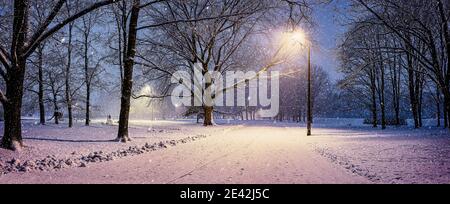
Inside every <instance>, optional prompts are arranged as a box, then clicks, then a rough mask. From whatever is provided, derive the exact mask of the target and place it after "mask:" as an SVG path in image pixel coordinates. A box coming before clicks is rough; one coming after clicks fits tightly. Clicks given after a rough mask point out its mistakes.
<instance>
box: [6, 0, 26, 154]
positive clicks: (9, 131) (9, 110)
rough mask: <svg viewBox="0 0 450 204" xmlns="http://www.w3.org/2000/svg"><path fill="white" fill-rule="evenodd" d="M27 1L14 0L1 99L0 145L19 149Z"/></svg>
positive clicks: (20, 144) (20, 145)
mask: <svg viewBox="0 0 450 204" xmlns="http://www.w3.org/2000/svg"><path fill="white" fill-rule="evenodd" d="M28 13H29V2H28V1H27V0H21V1H18V0H15V1H14V18H13V33H12V38H13V39H12V42H13V44H12V48H11V56H12V63H11V69H10V70H8V78H7V80H6V83H5V84H6V101H2V103H3V109H4V118H5V126H4V130H3V131H4V135H3V138H2V143H1V146H2V147H4V148H7V149H11V150H15V151H16V150H20V149H21V148H22V147H23V141H22V124H21V118H20V117H21V115H22V96H23V81H24V76H25V66H26V58H25V57H23V53H24V52H25V50H24V47H25V41H26V39H27V34H28V27H29V25H28Z"/></svg>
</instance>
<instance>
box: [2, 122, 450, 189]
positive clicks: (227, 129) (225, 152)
mask: <svg viewBox="0 0 450 204" xmlns="http://www.w3.org/2000/svg"><path fill="white" fill-rule="evenodd" d="M92 122H93V124H92V126H90V127H85V126H83V124H82V123H77V124H76V125H75V127H74V128H67V127H66V124H64V123H63V124H60V125H53V124H48V125H45V126H40V125H36V121H35V120H34V119H24V120H23V137H24V144H25V145H26V146H25V148H24V149H23V150H22V151H20V152H12V151H9V150H5V149H0V183H149V184H152V183H155V184H160V183H162V184H168V183H188V184H192V183H194V184H198V183H200V184H208V183H214V184H222V183H224V184H229V183H232V184H234V183H249V184H253V183H257V184H272V183H282V184H284V183H286V184H290V183H396V184H397V183H400V184H403V183H447V184H448V183H450V132H449V131H448V130H446V129H443V128H437V127H433V125H434V122H433V121H432V120H430V121H425V125H426V127H424V128H422V129H419V130H415V129H413V128H411V127H409V126H405V127H399V128H394V127H389V128H388V129H387V130H381V129H373V128H371V127H369V126H366V125H363V120H362V119H321V118H318V119H316V121H315V124H314V127H313V136H310V137H307V136H306V129H305V126H304V124H298V123H288V122H285V123H280V122H273V121H251V122H249V121H230V120H219V121H217V123H218V125H217V126H214V127H203V126H201V125H200V124H196V123H195V121H193V120H171V121H150V120H132V121H131V123H130V126H131V127H130V136H131V137H132V141H131V142H129V143H126V144H124V143H118V142H115V141H114V139H115V137H116V134H117V125H112V126H110V125H106V124H105V120H102V119H99V120H93V121H92ZM0 131H1V132H3V124H0Z"/></svg>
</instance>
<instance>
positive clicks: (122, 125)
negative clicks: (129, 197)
mask: <svg viewBox="0 0 450 204" xmlns="http://www.w3.org/2000/svg"><path fill="white" fill-rule="evenodd" d="M139 12H140V0H134V1H133V8H132V9H131V16H130V26H129V32H128V33H129V34H128V48H127V57H126V59H124V60H125V66H124V80H123V82H122V98H121V104H120V117H119V131H118V134H117V139H118V140H119V141H121V142H127V141H130V137H129V135H128V120H129V116H130V102H131V92H132V89H133V66H134V57H135V55H136V38H137V24H138V20H139ZM205 118H206V116H205Z"/></svg>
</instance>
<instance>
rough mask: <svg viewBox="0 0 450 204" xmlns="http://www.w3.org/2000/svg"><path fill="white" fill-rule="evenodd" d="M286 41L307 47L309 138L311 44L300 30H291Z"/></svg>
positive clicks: (310, 121)
mask: <svg viewBox="0 0 450 204" xmlns="http://www.w3.org/2000/svg"><path fill="white" fill-rule="evenodd" d="M287 37H288V39H290V40H291V41H292V42H294V43H298V44H300V46H304V47H307V49H308V104H307V106H308V110H307V122H306V123H307V125H306V126H307V136H311V128H312V127H311V126H312V101H311V100H312V99H311V98H312V97H311V44H310V42H309V41H308V40H307V37H306V34H305V32H303V31H302V30H293V31H290V32H288V33H287Z"/></svg>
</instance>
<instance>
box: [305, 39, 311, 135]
mask: <svg viewBox="0 0 450 204" xmlns="http://www.w3.org/2000/svg"><path fill="white" fill-rule="evenodd" d="M311 100H312V99H311V46H308V111H307V112H308V113H307V114H308V116H307V122H306V123H307V124H306V126H307V136H311V126H312V101H311Z"/></svg>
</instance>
